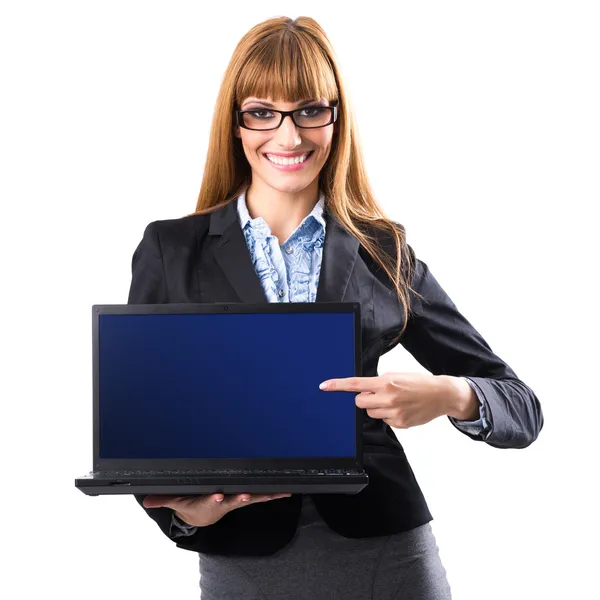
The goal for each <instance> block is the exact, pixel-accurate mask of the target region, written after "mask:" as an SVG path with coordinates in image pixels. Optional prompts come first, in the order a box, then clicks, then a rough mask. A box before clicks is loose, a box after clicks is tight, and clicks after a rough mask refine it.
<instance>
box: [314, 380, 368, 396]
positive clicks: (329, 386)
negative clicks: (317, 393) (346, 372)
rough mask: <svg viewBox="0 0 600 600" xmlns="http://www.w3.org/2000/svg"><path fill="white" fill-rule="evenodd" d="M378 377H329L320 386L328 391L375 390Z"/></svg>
mask: <svg viewBox="0 0 600 600" xmlns="http://www.w3.org/2000/svg"><path fill="white" fill-rule="evenodd" d="M376 380H377V377H345V378H343V379H328V380H327V381H324V382H323V383H322V384H321V385H320V386H319V388H321V389H322V390H325V391H327V392H375V391H377V387H378V386H377V383H376Z"/></svg>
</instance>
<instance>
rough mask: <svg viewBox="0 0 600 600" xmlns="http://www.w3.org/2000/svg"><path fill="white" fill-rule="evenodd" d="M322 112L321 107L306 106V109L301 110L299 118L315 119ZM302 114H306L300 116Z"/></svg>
mask: <svg viewBox="0 0 600 600" xmlns="http://www.w3.org/2000/svg"><path fill="white" fill-rule="evenodd" d="M323 112H324V109H323V107H322V106H307V107H306V108H303V109H302V110H301V116H303V117H317V116H319V115H321V113H323ZM302 113H306V114H302Z"/></svg>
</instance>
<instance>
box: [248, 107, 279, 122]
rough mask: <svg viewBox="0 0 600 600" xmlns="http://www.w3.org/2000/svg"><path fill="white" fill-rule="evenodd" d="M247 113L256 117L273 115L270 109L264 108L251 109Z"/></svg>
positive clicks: (263, 117) (262, 117) (261, 117)
mask: <svg viewBox="0 0 600 600" xmlns="http://www.w3.org/2000/svg"><path fill="white" fill-rule="evenodd" d="M261 113H267V114H261ZM249 114H250V115H252V116H253V117H256V118H257V119H268V118H270V117H272V116H273V113H272V112H271V111H270V110H267V109H266V108H263V109H257V110H251V111H249Z"/></svg>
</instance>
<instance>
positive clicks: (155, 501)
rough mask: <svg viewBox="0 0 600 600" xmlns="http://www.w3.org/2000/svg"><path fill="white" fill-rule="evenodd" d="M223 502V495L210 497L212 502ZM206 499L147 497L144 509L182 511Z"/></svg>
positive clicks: (198, 497) (164, 496) (193, 497)
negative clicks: (163, 508)
mask: <svg viewBox="0 0 600 600" xmlns="http://www.w3.org/2000/svg"><path fill="white" fill-rule="evenodd" d="M219 497H220V500H221V501H222V500H223V494H212V495H211V496H210V501H216V502H219ZM203 498H206V496H172V495H169V496H167V495H153V496H146V498H144V502H143V504H144V507H145V508H160V507H165V508H172V509H173V510H181V509H182V508H183V507H185V506H187V505H189V504H190V503H193V502H198V500H200V499H203Z"/></svg>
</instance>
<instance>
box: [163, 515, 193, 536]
mask: <svg viewBox="0 0 600 600" xmlns="http://www.w3.org/2000/svg"><path fill="white" fill-rule="evenodd" d="M196 531H198V527H196V526H195V525H188V524H187V523H185V522H184V521H182V520H181V519H180V518H179V517H178V516H177V515H176V514H175V511H173V516H172V517H171V527H170V529H169V537H170V538H173V539H175V538H178V537H184V536H186V537H187V536H189V535H194V534H195V533H196Z"/></svg>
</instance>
